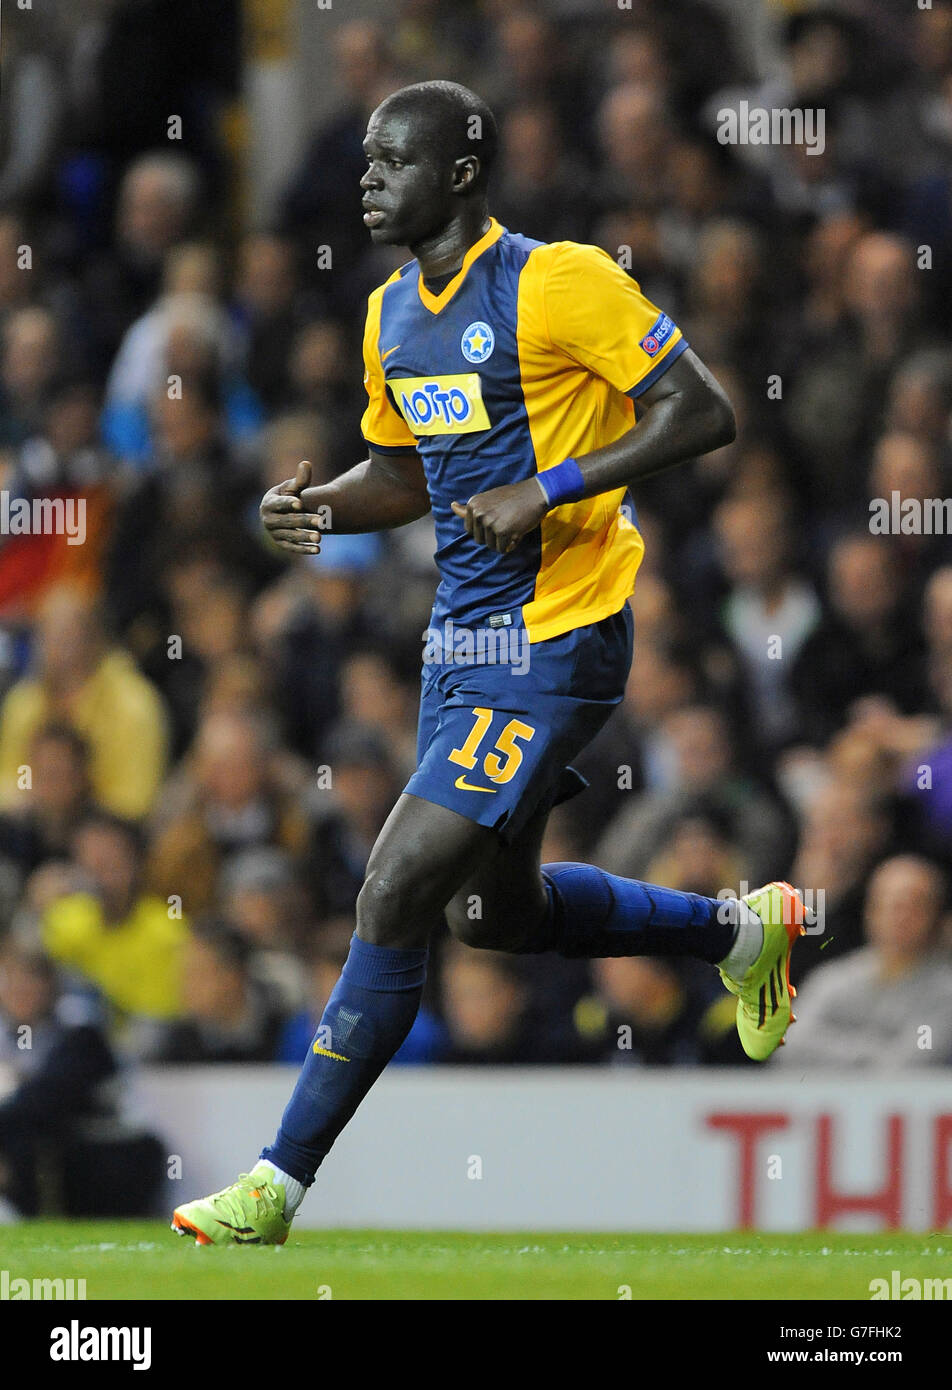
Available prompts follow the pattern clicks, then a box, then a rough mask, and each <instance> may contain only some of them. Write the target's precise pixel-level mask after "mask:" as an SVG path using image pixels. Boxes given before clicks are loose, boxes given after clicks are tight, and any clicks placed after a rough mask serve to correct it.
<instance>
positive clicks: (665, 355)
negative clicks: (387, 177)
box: [361, 219, 687, 642]
mask: <svg viewBox="0 0 952 1390" xmlns="http://www.w3.org/2000/svg"><path fill="white" fill-rule="evenodd" d="M686 347H687V343H686V342H685V340H684V339H683V338H682V336H681V332H680V329H678V328H677V327H676V325H675V324H674V323H672V321H671V320H670V319H669V318H668V316H667V315H666V314H663V313H662V312H661V311H660V310H659V309H658V308H656V306H655V305H653V304H651V303H650V302H649V301H648V300H647V299H646V298H645V297H644V295H643V294H642V293H641V291H640V290H639V288H638V286H637V284H636V283H635V282H634V281H633V280H631V279H630V278H629V277H628V276H627V275H626V274H625V273H624V271H623V270H621V269H620V268H619V266H618V265H616V263H615V262H614V261H613V260H612V259H611V257H610V256H609V255H607V254H606V253H605V252H604V251H601V250H599V249H598V248H597V247H594V246H581V245H578V244H577V243H575V242H570V241H562V242H553V243H544V242H538V241H531V240H530V239H529V238H527V237H524V236H518V235H514V234H512V233H511V232H508V231H506V229H505V228H504V227H501V226H500V225H499V223H498V222H497V221H495V219H493V220H492V222H491V225H490V228H489V230H488V231H487V232H486V233H485V234H484V235H483V237H481V239H480V240H479V241H478V242H476V243H475V245H474V246H472V247H470V249H469V251H468V252H467V254H466V258H465V260H464V262H463V265H462V268H461V269H460V271H459V273H458V274H457V275H456V276H454V278H453V279H452V280H451V281H450V282H449V284H448V285H446V287H445V288H444V289H443V290H442V291H441V292H440V293H439V294H433V293H431V292H430V291H429V290H428V289H427V288H426V286H425V285H424V283H423V279H422V277H421V275H420V268H419V265H418V263H417V262H416V261H411V262H410V263H409V264H408V265H405V266H403V267H402V268H401V269H400V270H398V271H396V272H395V273H394V274H393V275H392V276H391V277H390V279H389V280H388V281H387V282H386V284H385V285H383V286H381V287H380V288H379V289H377V290H375V291H374V292H373V294H372V295H371V296H370V301H369V306H368V313H367V326H366V331H365V334H364V369H365V372H364V384H365V386H366V388H367V394H368V397H369V401H368V405H367V409H366V411H365V413H364V417H363V421H362V426H361V428H362V430H363V434H364V438H365V439H366V441H367V443H368V444H370V445H372V446H373V448H374V449H376V450H379V451H380V452H381V453H386V452H387V451H388V450H390V451H401V450H405V449H407V448H408V447H410V448H416V449H417V450H418V451H419V454H420V457H421V459H422V462H423V467H424V470H425V472H426V480H427V486H428V488H429V493H430V499H431V503H432V509H433V519H434V523H435V528H436V562H437V565H438V567H439V571H440V585H439V588H438V590H437V595H436V603H435V607H434V610H433V622H434V624H442V623H444V622H445V621H446V620H447V619H452V620H453V622H454V623H456V624H459V625H462V626H467V627H479V626H482V625H484V624H485V623H487V622H488V621H489V620H490V619H491V618H492V617H494V616H495V615H500V614H503V615H509V617H508V620H507V621H508V622H511V623H513V624H518V623H520V622H521V623H522V624H524V625H525V628H526V630H527V632H528V634H529V638H530V640H531V641H533V642H539V641H545V640H547V639H548V638H551V637H558V636H560V635H561V634H562V633H565V632H569V631H571V630H573V629H574V628H577V627H581V626H583V625H585V624H588V623H595V622H599V621H600V620H601V619H602V618H606V617H608V616H609V615H610V614H612V613H615V612H617V611H618V609H619V608H621V606H622V605H623V604H624V602H625V600H626V599H627V597H628V595H629V594H630V593H631V591H632V588H633V586H634V580H635V573H636V571H637V569H638V565H639V564H640V562H641V557H642V555H643V553H644V545H643V542H642V539H641V536H640V534H639V532H638V529H637V527H636V526H635V525H634V524H633V522H632V521H631V520H630V519H629V518H628V517H627V516H626V515H625V514H624V513H623V512H622V510H621V507H622V502H623V500H624V497H625V490H624V489H623V488H619V489H617V490H615V491H612V492H606V493H603V494H601V495H600V496H598V497H591V498H586V499H584V500H583V501H581V502H572V503H566V504H565V505H563V506H560V507H555V508H554V509H553V510H552V511H551V512H549V513H548V515H547V516H546V517H545V518H544V519H543V521H542V525H541V527H539V529H538V530H537V531H535V532H533V533H532V534H531V535H529V536H526V537H525V538H524V539H523V540H522V541H521V542H520V544H519V545H518V546H517V547H516V549H515V550H514V551H512V553H511V554H509V555H499V554H497V553H496V552H494V551H491V550H489V549H487V548H486V547H485V546H483V545H479V544H478V543H477V542H476V541H474V540H473V539H472V538H471V537H470V536H468V535H467V534H466V531H465V529H464V526H463V522H462V520H461V519H460V518H459V517H457V516H456V514H455V513H454V512H453V510H452V508H451V505H450V504H451V503H452V502H463V503H465V502H467V501H468V500H469V498H470V497H472V496H474V495H475V494H476V493H480V492H487V491H488V490H489V489H490V488H494V487H500V486H502V485H503V484H504V483H515V482H519V481H521V480H523V479H525V478H531V477H532V476H534V474H536V473H537V472H542V471H544V470H545V469H547V468H552V467H554V466H555V465H556V464H558V463H561V462H562V460H563V459H565V458H568V457H573V458H578V457H580V456H582V455H583V454H587V453H590V452H591V451H592V450H593V449H598V448H600V447H601V446H602V445H604V444H610V443H612V442H613V441H614V440H616V439H618V437H619V436H620V435H622V434H624V433H625V431H626V430H628V429H630V428H631V426H632V425H633V424H634V421H635V404H634V403H635V401H636V400H637V398H638V396H639V395H640V394H641V393H642V392H644V391H645V390H647V389H648V387H649V386H651V385H652V384H653V383H654V382H655V381H657V380H658V378H659V377H660V376H661V375H662V374H663V373H664V372H665V371H666V370H667V368H668V367H670V365H671V363H672V362H674V361H675V359H676V358H678V357H679V356H680V355H681V353H682V352H683V351H684V349H685V348H686Z"/></svg>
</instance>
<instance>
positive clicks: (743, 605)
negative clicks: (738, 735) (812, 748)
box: [714, 496, 821, 750]
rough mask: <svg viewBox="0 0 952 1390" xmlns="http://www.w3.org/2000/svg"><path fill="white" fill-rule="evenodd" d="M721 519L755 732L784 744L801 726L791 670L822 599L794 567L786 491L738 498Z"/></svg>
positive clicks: (729, 626) (732, 630) (732, 623)
mask: <svg viewBox="0 0 952 1390" xmlns="http://www.w3.org/2000/svg"><path fill="white" fill-rule="evenodd" d="M714 525H715V529H716V532H717V538H718V542H719V546H720V557H721V564H722V565H723V568H724V572H725V574H726V575H727V577H728V580H729V582H730V585H731V589H730V593H729V594H728V596H727V598H726V600H725V602H724V605H723V608H722V610H721V621H722V624H723V627H724V631H725V632H726V634H727V636H728V637H729V638H730V641H731V643H732V645H733V646H734V648H735V649H736V651H737V652H738V654H739V656H740V659H741V662H742V664H743V671H744V677H745V679H744V686H745V694H746V696H747V703H748V704H749V706H750V712H751V714H752V716H753V723H754V731H755V734H756V737H757V738H758V740H759V741H760V743H761V745H762V746H763V747H764V748H769V749H773V750H777V749H778V748H780V747H782V746H783V745H784V743H786V742H788V741H789V740H790V739H792V738H793V737H794V736H795V735H796V733H797V721H796V708H795V704H794V693H793V686H792V670H793V667H794V664H795V661H796V658H797V655H798V653H799V652H800V650H801V648H802V646H803V644H804V642H805V641H806V639H807V638H808V637H809V635H810V633H811V632H813V630H814V629H815V628H816V626H817V624H818V622H819V620H820V614H821V609H820V604H819V600H818V599H817V596H816V593H815V592H814V589H813V587H812V585H811V584H809V583H808V582H807V581H806V580H805V579H803V578H801V577H800V575H799V574H798V573H797V572H796V571H795V570H794V567H793V563H792V556H791V554H790V542H789V539H788V538H789V536H790V534H791V531H792V518H791V516H790V509H789V507H788V506H787V505H786V504H785V502H784V500H783V499H782V498H781V497H777V496H775V497H772V498H758V499H756V500H754V499H746V498H742V497H735V498H731V499H729V500H727V501H725V502H722V503H721V505H720V507H719V508H718V510H717V513H716V515H715V518H714Z"/></svg>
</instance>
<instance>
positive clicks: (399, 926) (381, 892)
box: [357, 867, 419, 950]
mask: <svg viewBox="0 0 952 1390" xmlns="http://www.w3.org/2000/svg"><path fill="white" fill-rule="evenodd" d="M414 896H415V893H414V886H413V884H412V882H411V881H410V880H409V879H408V878H407V877H406V875H405V874H402V873H400V872H399V871H396V870H393V871H391V870H388V869H387V868H386V867H381V868H377V869H374V870H373V871H372V872H368V874H367V877H366V879H365V880H364V884H363V887H362V888H361V890H360V892H359V893H358V895H357V931H358V933H359V935H360V937H361V940H363V941H369V942H370V943H371V945H373V946H389V947H393V948H394V949H397V950H399V949H401V948H403V947H411V948H412V947H414V946H417V945H419V927H418V921H417V918H418V915H419V914H418V910H417V908H418V904H415V903H414Z"/></svg>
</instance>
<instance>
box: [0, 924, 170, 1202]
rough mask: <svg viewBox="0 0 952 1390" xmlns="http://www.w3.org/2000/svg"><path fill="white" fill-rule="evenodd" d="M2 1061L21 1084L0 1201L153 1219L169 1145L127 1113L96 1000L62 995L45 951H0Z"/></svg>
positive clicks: (0, 1103) (7, 1127)
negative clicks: (152, 1213) (133, 1120)
mask: <svg viewBox="0 0 952 1390" xmlns="http://www.w3.org/2000/svg"><path fill="white" fill-rule="evenodd" d="M24 1037H28V1038H29V1046H28V1047H24V1046H23V1045H22V1044H23V1039H24ZM0 1065H2V1066H3V1068H4V1069H5V1070H8V1071H9V1072H10V1073H11V1074H12V1080H13V1087H12V1089H11V1090H10V1092H9V1093H8V1094H6V1095H5V1096H4V1097H3V1099H2V1100H0V1201H4V1200H5V1201H6V1202H7V1203H9V1204H10V1206H12V1207H13V1209H14V1210H15V1212H16V1213H17V1215H19V1216H22V1217H34V1216H39V1215H44V1216H51V1215H63V1216H71V1217H117V1216H124V1217H128V1216H146V1215H148V1214H149V1213H150V1210H151V1206H152V1202H153V1200H154V1199H155V1197H156V1196H157V1195H158V1189H159V1186H160V1183H161V1180H162V1176H163V1174H164V1171H165V1149H164V1146H163V1145H162V1144H161V1143H160V1142H159V1140H158V1139H157V1138H156V1137H155V1135H153V1134H150V1133H148V1132H147V1131H144V1130H142V1129H140V1128H138V1127H137V1126H136V1125H134V1124H133V1123H132V1122H131V1121H130V1120H129V1119H127V1118H126V1117H125V1116H124V1115H123V1101H124V1096H123V1094H122V1091H121V1090H120V1089H119V1087H118V1086H117V1082H118V1081H119V1068H118V1065H117V1062H116V1059H115V1057H114V1055H113V1053H112V1050H111V1048H110V1045H109V1041H108V1039H107V1037H106V1034H105V1032H104V1030H103V1027H102V1025H101V1022H100V1020H99V1018H98V1016H97V1012H96V1010H95V1007H94V1005H92V1004H91V1003H90V1001H89V1000H87V999H82V998H79V997H77V996H75V995H70V994H69V993H64V992H63V991H62V989H61V988H60V985H59V982H58V980H57V978H56V973H55V970H54V968H53V965H52V963H51V962H50V960H49V959H48V958H47V957H46V956H43V955H41V954H39V953H37V952H34V951H31V950H28V949H26V948H24V947H22V946H18V945H14V944H11V943H10V942H7V943H5V944H4V945H3V946H2V947H0Z"/></svg>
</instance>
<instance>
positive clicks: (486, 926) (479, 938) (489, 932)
mask: <svg viewBox="0 0 952 1390" xmlns="http://www.w3.org/2000/svg"><path fill="white" fill-rule="evenodd" d="M446 924H447V926H448V927H449V929H450V931H451V932H452V934H453V935H454V936H455V937H456V940H457V941H461V942H462V943H463V945H464V946H473V947H475V948H476V949H477V950H483V951H505V950H507V949H508V948H509V946H510V945H511V944H512V943H511V941H510V937H511V936H512V932H511V929H510V928H508V927H507V926H506V925H505V923H504V920H503V919H502V918H501V916H500V915H499V914H497V913H495V912H492V911H490V912H488V913H486V912H485V911H484V903H483V901H482V899H481V897H480V895H479V894H478V893H471V894H465V895H464V894H460V895H458V896H457V897H455V898H454V899H453V901H452V902H451V903H450V905H449V907H448V908H447V909H446Z"/></svg>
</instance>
